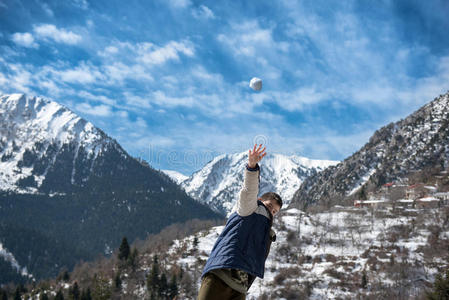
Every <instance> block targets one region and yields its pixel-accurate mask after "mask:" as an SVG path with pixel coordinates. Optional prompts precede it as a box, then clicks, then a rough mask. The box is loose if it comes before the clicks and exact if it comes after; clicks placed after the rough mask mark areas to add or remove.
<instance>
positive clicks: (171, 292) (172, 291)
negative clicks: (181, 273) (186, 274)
mask: <svg viewBox="0 0 449 300" xmlns="http://www.w3.org/2000/svg"><path fill="white" fill-rule="evenodd" d="M176 295H178V283H177V282H176V275H175V274H173V275H172V277H171V280H170V284H169V286H168V297H169V299H173V298H175V296H176Z"/></svg>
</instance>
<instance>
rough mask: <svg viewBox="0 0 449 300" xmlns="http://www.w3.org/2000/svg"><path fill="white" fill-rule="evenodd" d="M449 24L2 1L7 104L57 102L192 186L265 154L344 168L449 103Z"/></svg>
mask: <svg viewBox="0 0 449 300" xmlns="http://www.w3.org/2000/svg"><path fill="white" fill-rule="evenodd" d="M448 14H449V2H448V1H443V0H442V1H436V0H435V1H419V0H415V1H413V0H407V1H329V0H326V1H286V0H278V1H272V0H267V1H264V0H258V1H248V0H246V1H195V0H153V1H134V0H129V1H126V3H125V2H123V1H115V0H106V1H105V0H96V1H89V0H72V1H59V0H55V1H43V0H26V1H25V0H22V1H18V0H0V92H1V93H16V92H24V93H27V94H28V95H32V96H34V95H36V96H43V97H46V98H49V99H52V100H55V101H58V102H59V103H62V104H64V105H65V106H67V107H69V108H70V109H72V110H73V111H75V112H76V113H78V114H80V115H81V116H83V117H84V118H86V119H87V120H89V121H91V122H93V123H94V124H95V125H96V126H98V127H100V128H101V129H103V130H104V131H105V132H106V133H107V134H109V135H110V136H112V137H113V138H115V139H117V140H118V141H119V143H120V144H121V145H122V146H123V147H124V148H125V149H126V150H127V151H128V152H129V153H130V154H132V155H134V156H140V157H142V158H143V159H145V160H147V161H149V162H150V164H152V165H153V166H154V167H156V168H161V169H172V170H178V171H180V172H183V173H184V174H187V175H189V174H190V173H191V172H193V171H194V170H197V169H199V168H200V167H201V166H202V165H203V164H204V163H206V162H207V161H208V160H210V159H211V158H212V157H214V156H216V155H218V154H222V153H233V152H240V151H245V150H247V149H249V148H250V147H251V145H252V144H253V142H255V141H256V142H264V143H266V144H267V146H268V149H269V151H271V152H277V153H284V154H287V155H290V154H296V155H301V156H306V157H310V158H316V159H332V160H342V159H344V158H345V157H347V156H349V155H351V154H352V153H353V152H355V151H357V150H358V149H359V148H360V147H361V146H362V145H363V144H365V143H366V142H367V141H368V139H369V137H370V136H371V135H372V134H373V133H374V131H375V130H377V129H379V128H380V127H382V126H384V125H386V124H388V123H389V122H392V121H398V120H400V119H401V118H404V117H405V116H407V115H408V114H410V113H412V112H413V111H415V110H416V109H418V108H419V107H420V106H422V105H423V104H425V103H427V102H429V101H431V100H432V99H433V98H435V97H437V96H438V95H439V94H442V93H445V92H446V91H447V90H448V89H449V35H448V34H447V32H449V18H447V15H448ZM254 76H256V77H260V78H262V80H263V84H264V86H263V90H262V91H261V92H254V91H252V90H251V89H250V88H249V87H248V83H249V80H250V79H251V78H252V77H254Z"/></svg>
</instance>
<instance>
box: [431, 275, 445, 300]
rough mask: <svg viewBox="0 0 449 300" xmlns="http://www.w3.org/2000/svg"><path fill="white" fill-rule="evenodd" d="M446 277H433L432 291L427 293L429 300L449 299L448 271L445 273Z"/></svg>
mask: <svg viewBox="0 0 449 300" xmlns="http://www.w3.org/2000/svg"><path fill="white" fill-rule="evenodd" d="M445 275H446V276H445V277H444V276H443V275H442V274H438V275H437V276H436V277H435V283H434V284H433V291H432V292H429V293H427V299H429V300H447V299H449V270H447V271H446V274H445Z"/></svg>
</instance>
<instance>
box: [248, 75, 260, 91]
mask: <svg viewBox="0 0 449 300" xmlns="http://www.w3.org/2000/svg"><path fill="white" fill-rule="evenodd" d="M249 87H250V88H252V89H253V90H255V91H260V90H261V89H262V79H260V78H257V77H253V78H252V79H251V81H250V82H249Z"/></svg>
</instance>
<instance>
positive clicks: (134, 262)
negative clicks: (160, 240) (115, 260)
mask: <svg viewBox="0 0 449 300" xmlns="http://www.w3.org/2000/svg"><path fill="white" fill-rule="evenodd" d="M138 255H139V254H138V251H137V249H136V248H133V251H132V252H131V255H130V256H129V258H128V263H129V265H130V266H131V268H132V270H133V271H135V270H136V268H137V256H138Z"/></svg>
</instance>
